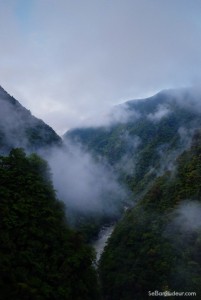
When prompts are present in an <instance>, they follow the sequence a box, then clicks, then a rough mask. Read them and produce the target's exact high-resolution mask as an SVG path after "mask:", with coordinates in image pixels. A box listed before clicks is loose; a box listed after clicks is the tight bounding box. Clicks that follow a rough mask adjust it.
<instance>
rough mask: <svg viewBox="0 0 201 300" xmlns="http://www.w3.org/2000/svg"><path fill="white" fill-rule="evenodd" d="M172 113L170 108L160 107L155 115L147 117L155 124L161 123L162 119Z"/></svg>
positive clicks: (151, 114)
mask: <svg viewBox="0 0 201 300" xmlns="http://www.w3.org/2000/svg"><path fill="white" fill-rule="evenodd" d="M170 112H171V110H170V108H169V107H168V106H166V105H158V107H157V109H156V111H155V112H154V113H150V114H148V115H147V118H148V119H149V120H151V121H153V122H159V121H160V120H161V119H162V118H164V117H166V116H167V115H169V114H170Z"/></svg>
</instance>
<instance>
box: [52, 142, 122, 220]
mask: <svg viewBox="0 0 201 300" xmlns="http://www.w3.org/2000/svg"><path fill="white" fill-rule="evenodd" d="M48 161H49V164H50V167H51V170H52V173H53V182H54V186H55V189H56V191H57V195H58V198H59V199H61V200H62V201H64V203H65V204H66V207H67V211H68V209H69V210H72V211H77V212H81V213H104V214H108V215H115V214H116V213H118V209H119V207H120V206H121V205H122V204H120V203H121V201H122V200H123V199H124V198H125V197H126V191H125V190H124V188H123V187H122V186H121V185H120V184H119V183H118V180H117V177H116V175H115V174H114V172H113V171H112V170H111V168H110V167H109V166H108V165H107V164H106V163H105V162H104V161H96V160H95V159H94V158H93V157H92V156H91V155H90V154H89V153H87V152H86V151H84V150H83V149H82V148H81V146H79V145H74V144H70V143H67V144H66V148H65V149H56V150H54V151H52V153H51V155H50V157H49V158H48Z"/></svg>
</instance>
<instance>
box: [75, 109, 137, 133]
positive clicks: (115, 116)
mask: <svg viewBox="0 0 201 300" xmlns="http://www.w3.org/2000/svg"><path fill="white" fill-rule="evenodd" d="M139 118H140V113H138V112H136V111H135V110H131V109H130V108H129V106H128V105H127V104H126V103H123V104H120V105H117V106H114V107H112V108H110V110H105V111H101V112H100V113H99V114H95V115H94V117H93V118H88V119H84V120H83V121H82V122H81V124H80V126H82V127H91V126H92V127H110V126H113V125H116V124H125V123H127V122H130V121H132V122H134V121H136V120H138V119H139Z"/></svg>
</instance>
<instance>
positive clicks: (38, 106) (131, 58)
mask: <svg viewBox="0 0 201 300" xmlns="http://www.w3.org/2000/svg"><path fill="white" fill-rule="evenodd" d="M0 5H1V10H0V40H1V49H0V83H1V85H2V86H4V88H5V89H6V90H8V91H11V93H12V94H13V95H14V96H15V97H16V98H17V99H18V100H19V101H20V102H21V103H22V104H23V105H24V106H25V107H28V108H29V109H31V111H32V113H33V114H34V115H36V116H37V117H39V118H41V119H43V120H44V121H45V122H47V123H48V124H49V125H51V126H52V127H53V128H55V130H57V132H59V133H64V132H65V131H66V130H67V129H69V128H71V127H75V126H77V125H79V124H80V123H81V122H84V121H85V120H87V119H89V118H91V117H93V115H94V113H95V112H97V111H100V108H101V109H104V110H105V109H108V107H110V106H111V105H114V104H118V103H120V102H124V101H125V100H128V99H135V98H139V97H145V96H148V95H150V94H154V93H155V92H156V91H158V90H161V89H163V88H169V87H179V86H186V85H191V84H194V83H198V85H199V82H200V79H201V76H200V75H201V73H200V67H199V66H200V63H201V34H200V32H201V31H200V17H201V15H200V12H201V3H200V1H197V0H195V1H191V2H189V1H187V0H184V1H182V4H181V1H180V0H174V1H173V0H165V1H161V0H155V1H146V0H125V1H118V0H117V1H116V0H110V1H106V0H103V1H98V0H95V1H91V0H86V1H81V0H78V1H76V2H74V1H66V0H59V1H53V0H50V1H41V0H33V1H24V0H15V1H13V0H8V1H3V0H2V1H0ZM178 20H179V21H178Z"/></svg>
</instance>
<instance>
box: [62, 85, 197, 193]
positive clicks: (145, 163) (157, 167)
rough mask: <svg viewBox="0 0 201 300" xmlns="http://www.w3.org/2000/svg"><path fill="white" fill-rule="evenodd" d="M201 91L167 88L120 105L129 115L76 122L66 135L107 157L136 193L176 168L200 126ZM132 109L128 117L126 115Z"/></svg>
mask: <svg viewBox="0 0 201 300" xmlns="http://www.w3.org/2000/svg"><path fill="white" fill-rule="evenodd" d="M199 102H200V96H199V94H196V93H194V92H193V91H192V90H191V89H183V90H165V91H162V92H160V93H158V94H156V95H155V96H153V97H150V98H147V99H142V100H133V101H128V102H126V103H124V104H123V105H119V110H120V111H121V110H122V111H123V114H124V121H122V120H121V118H120V119H119V120H116V122H114V123H112V124H110V125H107V126H104V125H103V126H102V127H88V128H77V129H72V130H70V131H68V132H67V133H66V134H65V135H64V139H66V140H67V141H71V142H73V143H78V144H79V143H80V144H81V145H82V146H83V147H85V148H86V149H87V151H89V152H90V153H92V154H93V155H95V156H96V157H103V158H104V159H106V160H107V161H108V162H109V163H110V165H112V167H113V168H114V170H115V172H117V173H119V174H120V177H121V180H124V182H126V183H127V184H128V185H129V188H130V189H131V190H133V191H134V192H135V193H136V192H139V191H143V190H144V188H145V187H146V186H147V184H149V183H150V182H151V181H152V180H153V179H154V178H155V177H156V176H158V175H159V174H162V173H163V172H164V171H166V170H171V168H172V167H173V166H174V161H175V159H176V157H177V156H178V155H179V153H181V152H182V151H183V150H184V149H185V148H187V147H188V146H189V145H190V141H191V137H192V135H193V132H194V130H195V129H197V128H200V126H201V108H200V105H199ZM125 115H127V118H125Z"/></svg>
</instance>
